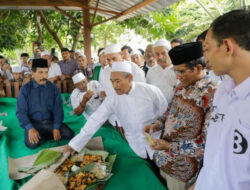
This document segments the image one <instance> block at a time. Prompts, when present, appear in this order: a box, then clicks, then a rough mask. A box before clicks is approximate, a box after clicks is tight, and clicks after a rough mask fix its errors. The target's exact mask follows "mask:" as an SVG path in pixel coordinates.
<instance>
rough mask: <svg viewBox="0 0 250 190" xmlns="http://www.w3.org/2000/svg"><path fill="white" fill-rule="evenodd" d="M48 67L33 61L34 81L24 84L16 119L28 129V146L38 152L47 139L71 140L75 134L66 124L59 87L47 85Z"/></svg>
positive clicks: (44, 62)
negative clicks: (36, 149) (37, 149)
mask: <svg viewBox="0 0 250 190" xmlns="http://www.w3.org/2000/svg"><path fill="white" fill-rule="evenodd" d="M48 70H49V69H48V63H47V61H46V60H45V59H34V60H33V63H32V76H33V79H32V80H31V81H30V82H28V83H27V84H25V85H24V86H23V87H22V88H21V90H20V92H19V94H18V98H17V110H16V115H17V118H18V120H19V123H20V125H21V127H22V128H24V129H25V145H26V146H27V147H29V148H36V147H38V146H39V145H40V144H41V143H42V140H44V139H52V138H53V139H54V140H55V141H58V140H60V139H70V138H72V137H73V135H74V132H73V131H72V130H71V129H70V128H68V127H67V126H66V125H65V124H63V123H62V122H63V107H62V100H61V96H60V93H59V90H58V88H57V86H56V85H54V84H53V83H51V82H49V81H47V79H48Z"/></svg>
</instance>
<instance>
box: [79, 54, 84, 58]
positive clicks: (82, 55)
mask: <svg viewBox="0 0 250 190" xmlns="http://www.w3.org/2000/svg"><path fill="white" fill-rule="evenodd" d="M78 57H85V58H86V55H84V54H82V53H80V54H79V55H78Z"/></svg>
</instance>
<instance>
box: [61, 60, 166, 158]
mask: <svg viewBox="0 0 250 190" xmlns="http://www.w3.org/2000/svg"><path fill="white" fill-rule="evenodd" d="M111 81H112V85H113V88H114V90H115V92H116V93H115V94H113V95H112V96H107V98H105V100H104V101H103V103H102V104H101V106H100V107H99V108H98V110H97V111H96V112H95V113H93V114H92V115H91V116H90V117H89V119H88V121H87V123H86V124H85V125H84V127H83V128H82V129H81V131H80V133H79V134H78V135H77V136H75V137H74V138H73V139H72V140H71V141H70V142H69V145H68V146H67V147H66V148H65V149H64V152H66V151H69V150H71V151H72V150H74V151H77V152H79V151H80V150H81V149H82V148H83V147H84V146H85V145H86V143H87V142H88V141H89V140H90V138H91V137H92V136H93V135H94V134H95V133H96V131H97V130H98V129H99V128H100V127H101V126H102V124H103V123H104V122H105V121H106V120H107V119H108V118H109V116H110V115H111V114H115V115H116V116H117V117H118V119H119V121H120V123H121V125H122V126H123V129H124V131H125V138H126V140H127V141H128V143H129V145H130V147H131V148H132V149H133V151H134V152H135V153H136V154H137V155H138V156H140V157H141V158H144V159H146V158H147V157H150V158H151V159H152V156H153V150H152V149H151V148H150V146H149V145H148V143H147V142H146V139H145V137H144V134H143V128H144V126H146V125H148V124H151V123H152V122H153V121H155V119H156V118H159V117H161V116H162V115H163V114H164V112H165V111H166V107H167V102H166V100H165V97H164V96H163V94H162V92H161V91H160V89H158V88H157V87H155V86H152V85H149V84H146V83H141V82H133V76H132V68H131V64H130V63H129V62H114V63H113V65H112V69H111Z"/></svg>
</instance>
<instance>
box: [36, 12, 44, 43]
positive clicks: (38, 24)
mask: <svg viewBox="0 0 250 190" xmlns="http://www.w3.org/2000/svg"><path fill="white" fill-rule="evenodd" d="M36 27H37V33H38V36H37V41H38V42H39V43H40V44H42V36H43V32H42V28H41V17H40V15H38V14H37V17H36Z"/></svg>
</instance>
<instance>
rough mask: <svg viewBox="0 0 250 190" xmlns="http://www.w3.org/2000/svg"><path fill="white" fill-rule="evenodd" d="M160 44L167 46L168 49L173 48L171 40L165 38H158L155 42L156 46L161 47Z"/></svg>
mask: <svg viewBox="0 0 250 190" xmlns="http://www.w3.org/2000/svg"><path fill="white" fill-rule="evenodd" d="M160 46H163V47H165V48H167V50H170V49H171V44H170V42H169V41H167V40H165V39H161V40H158V41H157V42H155V44H154V47H160Z"/></svg>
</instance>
